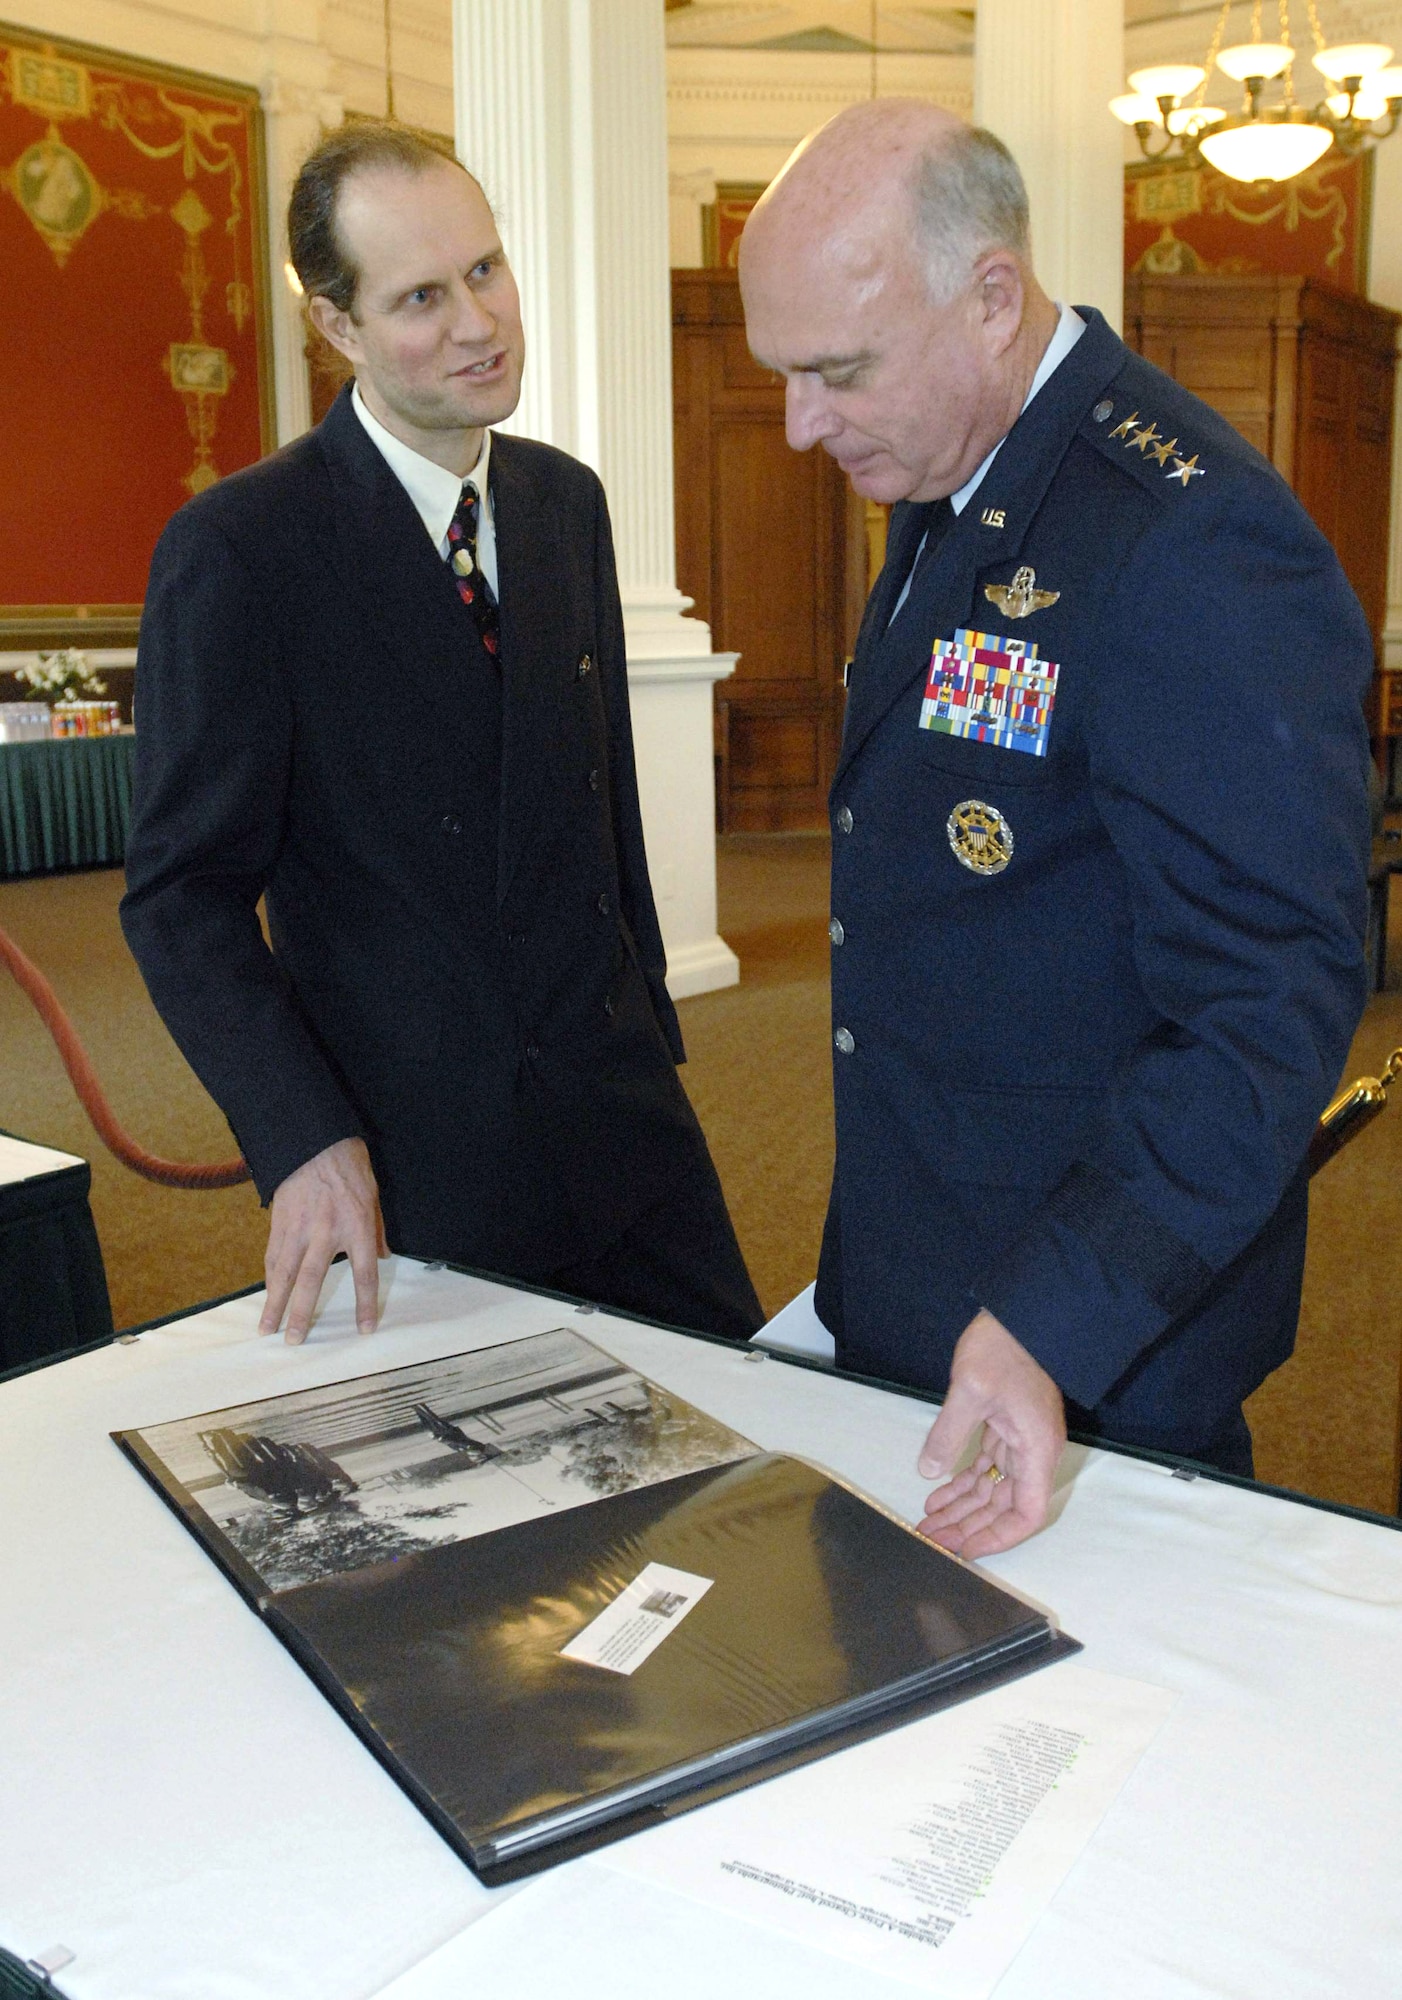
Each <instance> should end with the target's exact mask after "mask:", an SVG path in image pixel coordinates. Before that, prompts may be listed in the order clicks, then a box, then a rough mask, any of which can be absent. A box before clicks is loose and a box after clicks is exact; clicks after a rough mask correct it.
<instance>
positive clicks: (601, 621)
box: [594, 485, 686, 1063]
mask: <svg viewBox="0 0 1402 2000" xmlns="http://www.w3.org/2000/svg"><path fill="white" fill-rule="evenodd" d="M595 493H596V496H597V501H598V512H597V515H596V520H595V542H594V591H595V631H596V633H597V635H598V645H599V671H600V672H601V674H602V675H603V677H604V704H605V709H606V712H607V715H608V731H609V804H610V810H611V812H612V814H613V840H614V850H615V853H616V854H617V857H618V873H619V884H620V893H621V895H622V898H623V916H624V920H625V922H626V923H627V925H628V928H629V930H630V931H631V932H632V935H633V941H634V943H635V944H636V946H637V949H638V957H639V960H640V962H641V965H642V970H643V976H644V978H645V979H646V980H647V985H648V992H649V993H650V994H651V996H652V1006H653V1012H654V1013H655V1014H656V1016H657V1024H658V1026H659V1027H660V1028H661V1030H662V1033H663V1035H664V1036H665V1037H666V1041H667V1046H668V1048H669V1049H670V1050H671V1052H672V1060H673V1061H674V1062H678V1063H684V1062H685V1061H686V1050H685V1048H684V1046H683V1044H682V1031H681V1026H680V1024H679V1022H678V1020H677V1010H676V1008H675V1007H674V1006H673V1004H672V997H671V995H670V994H669V993H668V991H667V953H666V949H665V947H664V945H663V943H662V931H661V927H660V926H659V924H658V921H657V906H656V904H655V903H654V901H653V896H652V883H651V881H650V880H649V877H648V869H647V850H646V848H645V846H644V843H643V818H642V808H641V806H640V804H639V802H638V773H637V767H636V765H635V762H634V758H633V720H632V714H631V711H630V708H629V704H628V658H627V649H626V645H625V642H624V636H623V609H622V606H621V604H620V603H619V598H618V575H617V572H616V570H615V568H614V560H613V534H612V531H611V529H610V526H609V515H608V502H607V501H606V499H605V498H604V491H603V488H602V487H601V486H597V485H596V487H595Z"/></svg>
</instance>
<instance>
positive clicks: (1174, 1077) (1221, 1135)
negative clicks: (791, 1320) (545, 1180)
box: [818, 309, 1372, 1450]
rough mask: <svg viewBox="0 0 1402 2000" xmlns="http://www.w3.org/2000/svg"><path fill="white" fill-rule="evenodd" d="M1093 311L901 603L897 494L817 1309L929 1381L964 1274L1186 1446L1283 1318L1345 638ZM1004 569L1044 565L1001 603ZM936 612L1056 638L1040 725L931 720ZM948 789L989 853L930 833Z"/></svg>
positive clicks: (1315, 542)
mask: <svg viewBox="0 0 1402 2000" xmlns="http://www.w3.org/2000/svg"><path fill="white" fill-rule="evenodd" d="M1082 317H1083V318H1085V319H1086V320H1087V321H1088V327H1087V331H1086V332H1085V334H1084V335H1083V336H1082V337H1081V339H1080V341H1079V342H1078V343H1077V345H1076V347H1075V348H1074V349H1073V350H1072V352H1071V354H1070V355H1069V357H1068V358H1067V359H1066V360H1065V361H1064V362H1063V363H1062V364H1061V366H1060V367H1059V368H1058V369H1057V370H1056V372H1055V373H1054V374H1053V375H1052V376H1051V378H1050V380H1049V381H1048V383H1047V384H1046V385H1045V386H1044V388H1043V389H1042V390H1041V392H1040V394H1039V395H1038V396H1036V397H1035V398H1034V400H1033V401H1032V403H1031V404H1030V405H1029V406H1028V407H1027V409H1026V410H1025V411H1024V412H1023V414H1022V416H1021V417H1020V418H1019V419H1018V422H1017V424H1016V425H1015V426H1014V428H1013V430H1012V431H1011V432H1010V434H1009V436H1008V437H1007V439H1006V440H1005V442H1004V444H1003V446H1002V449H1001V451H1000V452H999V454H998V456H997V458H996V459H995V461H994V463H993V466H992V467H991V469H990V471H989V473H988V475H987V477H986V478H985V480H984V481H983V484H982V485H981V486H980V488H979V489H978V491H977V494H976V495H975V497H974V498H973V500H972V501H971V502H970V503H969V505H968V506H967V507H966V508H965V510H964V512H963V513H962V515H960V516H959V517H958V519H957V521H956V522H955V524H954V525H953V527H952V528H951V529H950V530H949V532H948V533H947V535H946V536H945V537H944V539H943V540H942V541H941V542H940V543H939V545H938V547H937V548H936V549H935V550H934V551H933V552H932V553H931V554H930V555H929V556H928V557H927V558H926V560H925V561H924V562H923V563H922V564H921V566H920V568H919V570H918V571H917V574H916V579H915V582H914V585H913V588H912V591H911V594H910V597H909V599H908V601H907V602H906V604H905V606H904V607H903V609H902V610H901V611H900V613H899V615H898V616H897V617H896V618H895V620H894V622H889V621H890V616H891V610H892V607H893V605H894V604H895V603H896V601H897V598H898V595H899V591H900V586H901V584H902V583H903V582H904V580H905V578H906V576H907V575H908V574H909V571H910V566H911V561H912V557H913V555H914V551H915V548H916V546H917V544H918V542H919V539H920V534H921V531H922V528H923V526H924V523H925V519H926V515H927V512H928V510H925V509H922V508H919V507H911V506H902V507H898V508H897V509H896V510H895V513H894V516H893V520H892V524H891V534H890V543H889V554H888V559H887V563H886V567H885V570H884V571H883V574H882V576H881V578H880V580H879V582H878V584H877V587H876V590H875V591H874V593H873V595H872V599H871V602H870V604H869V605H868V607H867V615H866V618H865V621H864V623H863V627H862V632H861V636H860V639H859V643H858V648H857V655H856V660H855V664H854V667H853V672H852V679H851V692H850V696H849V705H848V712H847V719H846V728H845V734H844V740H843V747H842V753H841V758H840V761H839V765H838V770H837V775H836V778H835V781H834V784H833V790H832V800H831V804H832V810H833V912H834V915H835V916H836V917H837V918H838V919H839V920H840V922H841V925H842V926H843V933H844V941H843V942H842V943H841V944H839V945H837V946H835V947H834V951H833V1023H834V1028H835V1029H845V1030H846V1031H847V1034H846V1035H845V1036H841V1037H840V1038H839V1052H838V1053H837V1054H835V1056H834V1071H835V1086H836V1106H837V1167H836V1173H835V1178H834V1184H833V1192H832V1201H831V1206H830V1210H829V1217H828V1227H827V1231H826V1235H825V1241H824V1252H823V1262H822V1268H821V1272H820V1281H819V1290H818V1307H819V1311H820V1312H821V1314H822V1316H823V1317H824V1319H825V1320H826V1321H827V1323H828V1324H829V1325H830V1326H831V1327H832V1328H833V1329H834V1331H835V1332H836V1333H837V1335H838V1339H839V1353H840V1358H841V1360H842V1361H843V1362H844V1363H845V1364H846V1365H848V1366H851V1367H856V1368H861V1369H865V1370H870V1371H871V1372H874V1373H879V1374H883V1375H888V1376H896V1377H898V1378H900V1379H903V1380H907V1381H910V1382H914V1383H918V1384H921V1385H925V1386H928V1387H931V1388H934V1389H940V1388H942V1387H943V1386H944V1385H945V1383H946V1382H947V1379H948V1369H949V1362H950V1356H951V1353H952V1349H953V1346H954V1342H955V1340H956V1339H957V1338H958V1335H959V1333H960V1332H961V1331H962V1329H963V1327H964V1326H965V1325H966V1324H967V1322H968V1320H969V1319H970V1317H971V1316H972V1314H973V1312H974V1310H975V1308H976V1307H978V1306H980V1305H983V1306H986V1307H988V1308H989V1310H990V1311H992V1312H994V1313H995V1314H996V1315H997V1316H998V1318H999V1319H1000V1320H1002V1321H1003V1323H1004V1324H1005V1325H1006V1326H1007V1327H1008V1328H1009V1329H1010V1330H1011V1332H1012V1333H1013V1334H1015V1335H1016V1337H1017V1339H1018V1340H1019V1341H1020V1342H1021V1343H1022V1344H1023V1346H1024V1347H1026V1348H1027V1349H1028V1351H1029V1352H1030V1353H1031V1354H1033V1355H1034V1356H1035V1357H1036V1359H1037V1360H1038V1361H1039V1362H1040V1363H1041V1364H1042V1366H1043V1367H1044V1368H1046V1369H1047V1370H1048V1371H1049V1373H1050V1374H1051V1375H1052V1376H1053V1377H1054V1378H1055V1380H1056V1381H1057V1382H1058V1383H1059V1384H1060V1386H1061V1388H1062V1389H1063V1391H1064V1392H1065V1393H1066V1395H1067V1396H1068V1397H1069V1398H1071V1399H1073V1400H1074V1402H1076V1403H1077V1404H1080V1405H1083V1406H1085V1407H1086V1408H1089V1409H1093V1410H1095V1411H1096V1412H1097V1421H1098V1422H1100V1423H1101V1425H1102V1427H1103V1428H1105V1429H1106V1430H1107V1432H1108V1433H1109V1434H1110V1435H1122V1436H1126V1437H1127V1438H1129V1439H1131V1440H1133V1441H1137V1442H1143V1443H1160V1444H1163V1445H1164V1446H1165V1447H1166V1448H1170V1449H1182V1450H1191V1449H1192V1447H1193V1445H1194V1444H1195V1443H1202V1442H1204V1441H1205V1440H1206V1439H1207V1438H1209V1437H1211V1436H1213V1435H1215V1434H1216V1432H1217V1431H1218V1430H1220V1428H1221V1425H1222V1423H1223V1422H1224V1421H1225V1420H1226V1419H1228V1418H1229V1416H1230V1414H1231V1413H1232V1412H1233V1411H1234V1410H1235V1409H1236V1408H1237V1407H1238V1406H1239V1404H1240V1401H1241V1398H1242V1397H1243V1395H1245V1394H1247V1393H1249V1391H1250V1390H1251V1389H1252V1388H1254V1387H1255V1386H1256V1385H1257V1384H1258V1383H1259V1382H1260V1381H1261V1380H1262V1379H1263V1377H1264V1376H1265V1375H1266V1374H1267V1373H1268V1372H1269V1370H1270V1369H1271V1368H1273V1367H1274V1366H1276V1365H1278V1363H1279V1362H1280V1361H1282V1360H1283V1359H1284V1358H1285V1356H1286V1355H1287V1354H1288V1353H1289V1351H1290V1347H1291V1344H1292V1342H1293V1337H1294V1325H1295V1317H1296V1314H1297V1310H1298V1284H1299V1273H1300V1267H1301V1262H1302V1257H1303V1241H1304V1183H1303V1175H1302V1162H1303V1159H1304V1154H1305V1148H1306V1146H1307V1143H1308V1141H1309V1138H1310V1134H1311V1132H1312V1131H1313V1129H1314V1125H1315V1122H1316V1120H1317V1118H1318V1116H1319V1113H1320V1111H1321V1109H1322V1108H1323V1106H1324V1104H1325V1103H1326V1102H1327V1100H1328V1098H1329V1096H1330V1094H1331V1092H1332V1091H1333V1089H1334V1088H1335V1086H1336V1084H1337V1081H1338V1078H1339V1074H1340V1071H1341V1069H1342V1066H1343V1063H1344V1061H1345V1058H1346V1055H1347V1052H1348V1047H1349V1041H1350V1037H1351V1035H1352V1033H1353V1030H1354V1027H1355V1025H1356V1023H1357V1021H1358V1017H1359V1014H1360V1011H1361V1008H1362V1005H1363V1000H1364V995H1365V976H1364V966H1363V944H1362V941H1363V931H1364V917H1365V907H1364V906H1365V865H1366V863H1365V857H1366V852H1367V837H1368V818H1367V797H1366V768H1367V742H1366V736H1365V731H1364V724H1363V715H1362V695H1363V691H1364V688H1365V686H1366V684H1367V681H1368V676H1369V672H1370V669H1371V664H1372V649H1371V643H1370V639H1369V634H1368V630H1367V627H1366V625H1365V622H1364V619H1363V615H1362V612H1361V610H1360V608H1359V606H1358V603H1357V600H1356V599H1355V597H1354V595H1353V593H1352V591H1351V590H1350V589H1349V586H1348V584H1347V582H1346V581H1345V579H1344V576H1343V574H1342V572H1341V570H1340V568H1339V564H1338V561H1337V559H1336V558H1335V556H1334V553H1333V550H1332V549H1331V548H1330V546H1329V544H1328V543H1327V541H1326V540H1325V538H1324V536H1323V535H1322V534H1321V533H1320V532H1319V530H1318V529H1317V528H1316V527H1315V526H1314V525H1313V523H1312V522H1311V521H1310V520H1309V518H1308V517H1307V515H1306V514H1305V513H1304V511H1303V509H1302V508H1301V507H1300V505H1299V504H1298V502H1297V501H1296V500H1295V499H1294V497H1293V495H1292V494H1291V493H1290V492H1289V490H1288V489H1287V487H1286V486H1285V485H1284V483H1283V482H1282V480H1281V479H1280V478H1279V477H1278V475H1277V474H1276V473H1275V472H1274V471H1273V470H1272V469H1271V467H1270V466H1269V465H1267V464H1266V462H1265V461H1264V460H1263V459H1262V458H1261V457H1260V456H1259V455H1258V454H1257V453H1256V452H1255V451H1254V450H1252V448H1251V447H1250V446H1249V445H1247V444H1246V443H1245V442H1244V441H1243V440H1242V438H1241V437H1240V436H1239V435H1238V434H1237V433H1236V432H1235V431H1234V430H1233V429H1232V428H1231V427H1230V426H1229V425H1228V424H1227V423H1225V422H1224V421H1223V420H1222V419H1221V418H1220V417H1218V416H1216V415H1215V414H1214V413H1213V412H1212V411H1211V410H1209V409H1207V408H1206V407H1205V406H1204V405H1203V404H1202V403H1200V402H1199V401H1198V400H1197V399H1196V398H1195V397H1193V396H1191V395H1190V394H1188V393H1187V392H1186V391H1185V390H1184V389H1182V388H1180V387H1179V386H1178V385H1177V384H1175V383H1174V382H1172V381H1171V380H1170V379H1169V378H1168V377H1166V376H1165V375H1163V374H1161V373H1160V372H1159V371H1158V370H1157V369H1155V368H1153V367H1151V366H1150V365H1149V364H1148V363H1147V362H1145V361H1143V360H1141V359H1140V358H1138V357H1137V356H1135V355H1134V354H1132V353H1130V351H1129V350H1128V349H1127V348H1126V347H1125V346H1124V345H1123V343H1122V342H1121V341H1120V340H1118V339H1117V338H1116V336H1115V335H1114V334H1113V333H1112V332H1111V331H1110V330H1109V328H1108V327H1107V326H1106V324H1105V322H1104V321H1103V320H1102V319H1101V318H1100V316H1099V315H1098V314H1097V313H1094V312H1092V311H1090V310H1088V309H1086V310H1083V312H1082ZM1024 565H1025V566H1029V567H1031V568H1032V569H1034V571H1035V580H1036V585H1037V587H1038V588H1039V589H1045V590H1047V591H1055V592H1057V593H1059V594H1058V596H1057V599H1056V602H1055V603H1053V604H1048V605H1046V606H1044V607H1043V608H1041V609H1039V610H1036V611H1033V612H1031V613H1030V614H1029V615H1026V616H1024V617H1021V618H1011V617H1008V616H1007V615H1006V614H1005V613H1004V612H1003V611H1001V610H999V609H998V608H996V606H995V605H994V604H993V603H992V602H990V601H989V600H988V598H987V597H986V595H985V590H986V586H988V585H994V586H997V585H1007V584H1008V583H1010V582H1011V580H1012V578H1013V576H1014V574H1015V572H1016V571H1017V570H1018V569H1019V567H1022V566H1024ZM959 628H966V629H974V630H978V631H983V632H989V633H994V634H1000V635H1004V636H1006V637H1008V638H1012V639H1022V640H1026V641H1028V642H1029V643H1033V644H1035V645H1036V646H1037V648H1038V652H1039V654H1040V656H1041V657H1042V658H1043V659H1044V660H1051V661H1055V662H1056V663H1058V666H1059V669H1060V671H1059V676H1058V685H1057V692H1056V697H1055V703H1054V707H1053V710H1052V716H1051V726H1050V732H1049V735H1048V737H1047V743H1046V755H1045V756H1036V755H1032V754H1029V753H1028V752H1027V751H1024V750H1015V749H1010V748H1001V747H998V746H997V745H995V744H993V743H990V742H976V741H973V740H969V739H967V738H962V737H959V736H954V735H946V734H941V733H938V732H937V731H935V730H932V729H930V728H923V727H921V726H920V714H921V702H922V696H923V694H924V691H925V684H926V675H927V669H928V666H929V661H930V654H931V649H932V645H933V643H934V642H935V641H936V640H937V639H940V638H950V637H952V636H953V634H954V633H955V631H956V630H957V629H959ZM971 799H976V800H980V801H983V802H984V803H986V804H987V805H990V806H992V807H994V808H996V809H997V810H998V811H999V812H1000V813H1001V814H1002V815H1003V817H1004V820H1005V821H1006V823H1007V825H1008V826H1009V827H1010V828H1011V829H1012V835H1013V842H1014V846H1013V854H1012V858H1011V861H1010V862H1009V864H1008V865H1007V867H1006V868H1005V869H1004V870H1003V871H1002V872H1001V873H998V874H995V875H979V874H976V873H974V872H972V871H971V870H970V869H969V868H967V867H966V866H964V865H962V864H961V862H960V861H959V859H958V858H957V857H956V855H955V853H954V851H953V847H952V845H951V841H950V839H949V838H948V837H947V834H946V822H947V820H948V818H949V815H950V813H951V811H952V809H953V808H954V807H956V806H957V805H959V804H960V803H961V802H964V801H968V800H971ZM849 816H850V822H849ZM849 823H850V831H849V830H847V828H848V826H849ZM848 1038H850V1040H851V1043H852V1047H851V1050H850V1053H843V1052H842V1045H843V1043H844V1042H845V1041H846V1040H847V1039H848Z"/></svg>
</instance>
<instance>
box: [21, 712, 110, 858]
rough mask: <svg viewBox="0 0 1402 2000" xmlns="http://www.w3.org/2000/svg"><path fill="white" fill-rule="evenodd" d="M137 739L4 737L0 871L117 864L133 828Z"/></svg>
mask: <svg viewBox="0 0 1402 2000" xmlns="http://www.w3.org/2000/svg"><path fill="white" fill-rule="evenodd" d="M135 741H136V739H135V738H134V737H132V736H68V737H56V738H54V739H53V740H51V741H50V742H47V743H0V876H10V875H46V874H48V873H50V872H51V871H52V870H54V869H59V868H115V867H118V866H119V865H120V864H121V862H122V861H123V860H124V859H125V858H126V851H127V835H128V833H129V832H130V830H131V760H132V750H133V748H134V746H135Z"/></svg>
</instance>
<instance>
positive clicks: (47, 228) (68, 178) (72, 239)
mask: <svg viewBox="0 0 1402 2000" xmlns="http://www.w3.org/2000/svg"><path fill="white" fill-rule="evenodd" d="M9 179H10V187H11V189H12V190H13V193H14V197H15V200H16V201H17V202H18V203H19V205H20V207H21V208H22V209H23V210H24V212H25V214H26V215H27V216H28V217H29V220H30V221H31V222H32V223H33V224H34V227H35V228H36V229H37V230H38V232H39V234H40V235H41V236H42V237H43V239H44V241H45V242H46V243H47V244H48V246H49V248H50V250H52V251H53V254H54V257H55V258H56V260H57V261H58V263H59V264H64V263H66V262H67V260H68V255H69V252H70V251H71V250H72V248H73V246H74V244H75V243H76V242H77V241H78V239H79V237H80V236H81V235H82V234H83V231H84V230H85V229H87V228H88V227H89V226H90V225H91V224H92V223H94V222H96V220H97V218H98V216H99V215H101V213H102V207H103V202H102V190H101V188H99V186H98V184H97V182H96V181H95V180H94V179H93V177H92V175H91V174H90V173H89V172H88V168H87V165H86V163H85V162H84V160H83V159H82V158H81V157H80V155H79V154H77V153H75V152H74V150H73V148H72V147H71V146H65V145H64V143H63V141H62V139H60V138H59V137H58V135H57V134H56V133H54V132H50V134H49V136H48V138H46V139H40V140H38V141H36V143H35V144H34V145H32V146H31V147H30V148H29V150H28V151H27V152H24V153H21V154H20V156H19V158H18V159H17V160H16V161H15V164H14V166H13V167H12V168H11V169H10V176H9Z"/></svg>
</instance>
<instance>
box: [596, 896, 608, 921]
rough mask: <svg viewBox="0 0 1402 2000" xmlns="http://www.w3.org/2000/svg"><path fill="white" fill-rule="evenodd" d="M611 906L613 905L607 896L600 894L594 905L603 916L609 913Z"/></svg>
mask: <svg viewBox="0 0 1402 2000" xmlns="http://www.w3.org/2000/svg"><path fill="white" fill-rule="evenodd" d="M610 907H611V905H610V903H609V899H608V897H607V896H600V898H599V900H598V902H597V903H596V904H595V905H594V908H595V909H596V910H597V911H598V912H599V915H600V916H601V917H606V916H607V915H608V913H609V909H610Z"/></svg>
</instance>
